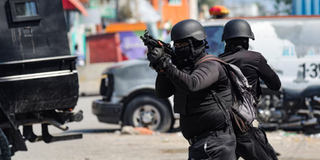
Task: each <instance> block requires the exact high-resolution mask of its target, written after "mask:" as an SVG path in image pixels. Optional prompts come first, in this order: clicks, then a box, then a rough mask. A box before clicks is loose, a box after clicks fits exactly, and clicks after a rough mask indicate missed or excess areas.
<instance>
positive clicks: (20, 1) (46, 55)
mask: <svg viewBox="0 0 320 160" xmlns="http://www.w3.org/2000/svg"><path fill="white" fill-rule="evenodd" d="M0 22H1V23H0V55H1V57H0V88H1V89H0V147H1V155H0V159H1V158H2V159H9V158H10V157H11V156H12V155H13V154H14V153H15V152H16V151H26V150H27V146H26V143H25V141H30V142H36V141H41V140H43V141H44V142H46V143H50V142H54V141H62V140H69V139H78V138H82V134H71V135H62V136H53V135H50V133H49V132H48V125H53V126H55V127H57V128H59V129H61V130H67V129H68V127H67V126H65V125H64V124H65V123H66V122H72V121H81V120H82V118H83V116H82V111H79V112H77V113H75V112H73V110H74V108H75V106H76V104H77V101H78V88H79V83H78V74H77V70H76V65H75V64H76V56H71V54H70V50H69V45H68V37H67V28H66V21H65V17H64V13H63V8H62V2H61V1H59V0H54V1H49V0H47V1H44V0H2V1H0ZM34 124H41V127H42V135H36V134H34V132H33V127H32V126H33V125H34ZM19 128H20V129H19ZM21 130H22V132H21Z"/></svg>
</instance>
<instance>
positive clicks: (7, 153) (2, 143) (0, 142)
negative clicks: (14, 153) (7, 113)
mask: <svg viewBox="0 0 320 160" xmlns="http://www.w3.org/2000/svg"><path fill="white" fill-rule="evenodd" d="M9 145H10V144H9V141H8V139H7V136H6V135H5V134H4V133H3V131H2V129H0V150H1V153H0V160H11V149H10V146H9Z"/></svg>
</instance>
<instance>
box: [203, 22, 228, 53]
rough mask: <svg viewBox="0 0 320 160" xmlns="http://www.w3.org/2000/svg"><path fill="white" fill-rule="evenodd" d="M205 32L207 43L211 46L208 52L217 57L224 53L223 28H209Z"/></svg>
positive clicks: (205, 28)
mask: <svg viewBox="0 0 320 160" xmlns="http://www.w3.org/2000/svg"><path fill="white" fill-rule="evenodd" d="M204 30H205V31H206V33H207V41H208V45H209V49H207V52H208V53H209V54H211V55H215V56H218V55H219V54H221V53H223V52H224V43H223V42H221V36H222V33H223V26H208V27H204Z"/></svg>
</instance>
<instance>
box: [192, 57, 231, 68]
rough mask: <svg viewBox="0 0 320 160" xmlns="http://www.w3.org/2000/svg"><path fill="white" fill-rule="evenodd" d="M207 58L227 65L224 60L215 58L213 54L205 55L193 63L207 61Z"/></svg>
mask: <svg viewBox="0 0 320 160" xmlns="http://www.w3.org/2000/svg"><path fill="white" fill-rule="evenodd" d="M207 60H215V61H218V62H220V63H222V64H224V65H227V63H226V62H225V61H223V60H221V59H219V58H217V57H216V56H214V55H206V56H204V57H202V58H201V59H199V61H198V62H197V63H196V64H195V66H198V65H199V64H201V63H202V62H204V61H207Z"/></svg>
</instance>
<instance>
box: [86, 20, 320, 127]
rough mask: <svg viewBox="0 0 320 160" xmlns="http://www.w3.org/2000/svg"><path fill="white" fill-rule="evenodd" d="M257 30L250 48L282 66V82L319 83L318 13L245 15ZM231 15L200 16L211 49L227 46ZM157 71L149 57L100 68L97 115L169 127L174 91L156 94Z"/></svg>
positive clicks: (126, 122)
mask: <svg viewBox="0 0 320 160" xmlns="http://www.w3.org/2000/svg"><path fill="white" fill-rule="evenodd" d="M242 19H245V20H247V21H248V22H249V23H250V24H251V27H252V30H253V32H254V34H255V38H256V39H255V40H254V41H250V50H255V51H258V52H261V53H262V54H263V56H264V57H265V58H266V59H267V61H268V63H269V64H270V66H271V67H272V68H273V69H274V70H275V71H277V72H278V75H279V77H280V79H281V81H282V87H284V88H287V89H290V88H291V89H297V90H303V89H304V88H307V87H308V86H311V85H319V84H320V81H319V75H320V65H319V61H320V40H319V38H318V35H320V30H319V29H318V27H319V26H320V16H275V17H251V18H250V17H242ZM229 20H230V19H228V18H226V19H213V20H209V21H206V22H202V24H203V26H204V29H205V31H206V33H207V36H208V37H207V41H208V45H209V49H208V50H207V52H208V53H209V54H212V55H216V56H218V55H219V54H221V53H223V52H224V43H223V42H221V35H222V33H223V27H224V25H225V24H226V23H227V22H228V21H229ZM155 79H156V73H155V71H153V70H151V69H150V68H149V62H148V61H147V60H146V59H136V60H129V61H124V62H120V63H116V64H114V65H113V66H111V67H110V68H107V69H106V70H105V71H104V72H103V73H102V78H101V87H100V94H101V96H102V99H99V100H96V101H94V102H93V104H92V110H93V113H94V114H95V115H97V117H98V119H99V121H101V122H106V123H114V124H121V125H132V126H142V127H149V128H151V129H154V130H159V131H169V130H170V129H171V128H172V125H173V124H174V121H175V120H176V119H178V118H179V115H177V114H174V113H173V112H172V107H173V102H172V97H170V98H169V99H158V98H157V97H156V95H155Z"/></svg>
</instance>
